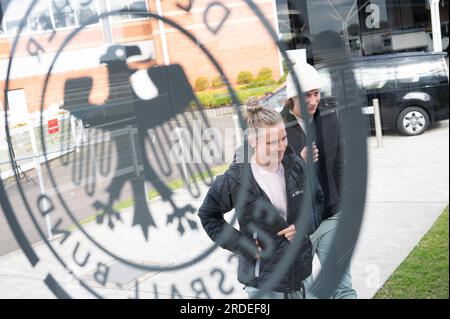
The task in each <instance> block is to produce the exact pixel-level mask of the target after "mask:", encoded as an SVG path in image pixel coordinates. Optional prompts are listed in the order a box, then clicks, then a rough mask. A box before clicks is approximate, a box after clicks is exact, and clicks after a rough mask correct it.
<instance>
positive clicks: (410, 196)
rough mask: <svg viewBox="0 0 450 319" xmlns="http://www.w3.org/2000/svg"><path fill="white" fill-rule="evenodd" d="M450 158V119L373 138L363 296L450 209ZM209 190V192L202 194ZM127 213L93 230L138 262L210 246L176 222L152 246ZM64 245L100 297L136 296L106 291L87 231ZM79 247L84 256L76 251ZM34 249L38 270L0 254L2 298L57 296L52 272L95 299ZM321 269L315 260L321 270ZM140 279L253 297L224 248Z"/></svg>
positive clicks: (356, 272) (154, 289)
mask: <svg viewBox="0 0 450 319" xmlns="http://www.w3.org/2000/svg"><path fill="white" fill-rule="evenodd" d="M448 153H449V122H448V121H445V122H442V123H441V124H440V125H439V126H438V127H435V128H434V129H432V130H430V131H428V132H426V133H425V134H423V135H421V136H417V137H408V138H407V137H401V136H387V137H385V139H384V148H382V149H377V148H376V141H375V139H374V138H373V137H370V138H369V180H368V196H367V202H366V211H365V215H364V220H363V225H362V230H361V233H360V236H359V239H358V242H357V246H356V252H355V255H354V257H353V261H352V273H353V283H354V287H355V289H356V290H357V292H358V294H359V297H360V298H372V297H373V295H374V294H375V293H376V291H377V290H378V289H379V287H381V286H382V285H383V283H384V282H385V281H386V280H387V279H388V277H389V276H390V275H391V274H392V272H393V271H394V270H395V269H396V268H397V267H398V265H399V264H400V263H401V262H402V260H404V258H406V256H407V255H408V254H409V253H410V251H411V250H412V249H413V248H414V246H415V245H416V244H417V243H418V241H419V240H420V238H421V237H422V236H423V235H424V234H425V233H426V232H427V231H428V230H429V229H430V227H431V226H432V225H433V223H434V221H435V220H436V219H437V217H438V216H439V215H440V213H441V212H442V210H443V209H444V208H445V207H446V206H447V205H448V202H449V195H448V194H449V165H448V164H449V155H448ZM205 190H206V189H202V193H204V191H205ZM202 198H203V195H202V196H200V198H199V199H198V200H196V201H192V200H188V198H187V196H186V193H185V192H184V191H180V192H177V196H176V199H177V204H179V205H182V204H183V203H190V204H192V205H193V206H196V207H197V206H198V205H199V204H200V202H201V200H202ZM151 206H152V207H153V208H152V210H155V211H157V212H158V214H156V216H155V219H156V222H157V224H158V225H164V224H165V221H166V215H167V214H165V213H164V212H165V211H167V212H169V211H170V207H168V206H167V204H166V203H163V202H161V201H157V202H155V203H152V205H151ZM123 216H124V222H123V224H118V225H117V227H116V228H115V229H114V232H111V231H110V230H109V229H108V228H105V227H104V226H101V225H100V226H99V225H97V224H95V223H91V224H89V225H88V226H87V228H86V229H87V231H88V233H90V234H92V235H93V237H94V238H95V239H98V240H99V241H100V242H101V243H103V244H104V245H105V246H107V248H109V249H111V250H113V251H114V252H116V253H117V254H119V255H120V256H127V258H129V259H131V260H133V261H143V262H145V263H151V264H153V265H155V264H157V265H166V266H167V265H175V264H179V263H181V262H184V261H186V258H187V257H194V256H196V255H197V254H198V252H200V251H202V250H203V249H207V248H208V247H209V245H210V241H209V239H208V238H207V236H206V235H205V234H204V232H201V231H190V232H187V233H186V234H185V235H184V236H183V237H179V236H176V235H174V234H176V226H175V225H169V226H163V227H160V228H158V229H157V230H153V231H152V232H151V238H150V240H149V242H148V243H146V242H144V241H142V236H141V234H140V232H139V231H136V229H133V228H130V227H129V226H130V225H131V223H132V221H131V219H132V213H131V209H130V210H129V212H128V213H124V214H123ZM130 229H133V231H130ZM112 234H113V235H114V236H112ZM60 240H61V238H58V239H56V240H54V241H53V242H52V244H53V245H54V247H55V249H56V250H57V251H58V253H59V254H60V255H61V256H62V258H63V259H64V260H65V261H67V263H68V266H69V267H71V268H72V269H73V270H74V273H76V274H77V275H78V276H79V277H81V278H82V279H84V280H85V281H87V283H88V284H90V285H91V286H92V287H94V288H95V289H96V291H97V292H98V293H100V294H102V295H103V296H105V297H108V298H120V297H127V296H133V294H134V291H135V287H134V285H132V284H130V285H126V284H125V285H122V286H121V287H119V286H118V285H117V283H115V284H111V283H107V284H106V285H105V286H101V285H100V284H99V283H95V282H94V280H93V276H92V274H93V273H95V271H96V269H97V264H98V262H101V263H105V264H108V263H110V262H113V260H114V259H113V258H112V257H111V256H109V255H107V254H105V253H104V252H101V251H99V250H97V249H94V248H93V247H92V245H90V243H89V242H87V241H86V240H85V237H84V236H83V235H82V234H81V233H80V232H79V231H74V232H73V233H72V234H71V235H70V236H69V238H68V239H67V240H66V241H65V242H64V243H63V244H60ZM77 243H79V245H78V251H77V252H76V253H74V251H75V247H76V245H77ZM34 248H35V250H36V252H37V254H38V256H39V258H40V262H39V263H38V264H37V266H36V267H35V268H34V269H33V268H32V267H31V266H30V265H29V262H28V261H27V260H26V258H25V257H24V255H23V253H22V252H21V251H16V252H13V253H10V254H7V255H4V256H2V257H0V298H53V295H52V293H51V292H50V291H49V290H48V288H47V287H46V286H45V285H44V284H43V282H42V281H43V279H44V278H46V276H47V275H48V274H49V273H51V274H52V275H53V276H54V278H55V279H56V280H57V281H58V283H60V284H61V285H62V286H63V287H64V288H65V289H66V290H67V291H68V292H69V293H70V294H71V295H72V296H73V297H81V298H90V297H92V295H91V294H89V293H88V292H86V290H84V289H83V288H80V287H79V285H78V283H77V281H76V280H75V279H74V277H73V276H69V275H67V272H66V271H65V269H64V268H63V267H61V266H60V265H59V264H58V263H57V261H56V260H55V258H54V257H53V256H52V255H51V253H50V252H49V250H48V248H47V247H46V246H45V245H44V244H43V243H36V244H35V245H34ZM180 252H182V253H180ZM88 253H89V258H88V261H87V262H86V265H85V266H84V267H80V266H78V265H76V263H75V261H74V256H75V259H77V260H78V262H82V261H83V260H84V259H85V257H86V256H87V254H88ZM108 265H109V266H111V268H110V270H111V272H110V277H111V278H113V277H115V276H118V274H119V273H121V272H122V275H123V274H124V273H125V274H128V275H130V274H132V273H133V272H135V270H131V269H128V270H126V269H125V270H124V269H116V268H115V270H114V271H113V268H114V267H113V264H108ZM317 267H318V264H317V262H315V271H317ZM136 276H139V282H140V284H139V291H140V295H139V296H140V297H141V298H155V297H157V298H171V297H173V296H175V297H178V296H179V295H180V296H183V297H186V298H191V297H202V298H203V297H211V298H224V297H225V298H245V294H244V292H243V290H242V288H241V287H240V286H239V285H238V284H236V280H235V276H236V261H235V259H230V254H229V253H228V252H226V251H223V250H220V249H218V250H216V251H215V252H214V253H212V254H210V255H209V256H208V257H207V258H205V259H203V260H202V261H201V262H199V263H196V264H195V266H192V267H189V268H187V269H184V270H183V271H172V272H164V273H162V272H158V271H153V272H145V273H143V274H136ZM119 277H120V276H118V277H117V278H119ZM122 277H123V276H122Z"/></svg>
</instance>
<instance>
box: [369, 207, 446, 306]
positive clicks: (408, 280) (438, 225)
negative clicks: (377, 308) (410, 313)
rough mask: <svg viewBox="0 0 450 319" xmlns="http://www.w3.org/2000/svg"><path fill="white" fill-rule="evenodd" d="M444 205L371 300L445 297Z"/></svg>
mask: <svg viewBox="0 0 450 319" xmlns="http://www.w3.org/2000/svg"><path fill="white" fill-rule="evenodd" d="M448 230H449V224H448V207H447V208H446V209H445V210H444V212H443V213H442V215H441V216H440V217H439V218H438V220H437V221H436V222H435V224H434V225H433V227H432V228H431V229H430V231H429V232H428V233H427V234H426V235H425V236H424V237H423V238H422V240H421V241H420V242H419V244H418V245H417V246H416V247H415V248H414V250H413V251H412V252H411V253H410V254H409V256H408V257H407V258H406V259H405V260H404V261H403V263H402V264H401V265H400V266H399V267H398V268H397V269H396V271H395V272H394V273H393V274H392V275H391V277H390V278H389V280H388V281H387V282H386V284H385V285H384V286H383V287H382V289H381V290H380V291H378V293H377V294H376V295H375V297H374V298H375V299H448V298H449V293H448V255H449V251H448V242H449V239H448Z"/></svg>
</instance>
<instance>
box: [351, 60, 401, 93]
mask: <svg viewBox="0 0 450 319" xmlns="http://www.w3.org/2000/svg"><path fill="white" fill-rule="evenodd" d="M359 72H360V75H359V78H360V80H361V82H362V86H363V87H364V88H365V89H368V90H369V89H384V88H391V87H392V88H393V87H395V69H394V68H393V67H390V66H389V65H387V66H386V65H384V64H381V63H379V64H375V65H371V66H364V67H362V69H361V70H360V71H359Z"/></svg>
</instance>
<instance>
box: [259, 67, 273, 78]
mask: <svg viewBox="0 0 450 319" xmlns="http://www.w3.org/2000/svg"><path fill="white" fill-rule="evenodd" d="M256 80H257V81H264V80H265V81H268V80H273V72H272V69H271V68H262V69H261V70H259V72H258V77H257V78H256Z"/></svg>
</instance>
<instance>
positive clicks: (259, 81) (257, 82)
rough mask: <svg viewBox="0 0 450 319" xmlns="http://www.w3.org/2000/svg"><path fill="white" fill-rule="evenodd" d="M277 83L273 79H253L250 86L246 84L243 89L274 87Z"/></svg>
mask: <svg viewBox="0 0 450 319" xmlns="http://www.w3.org/2000/svg"><path fill="white" fill-rule="evenodd" d="M276 83H277V82H276V81H275V80H273V79H270V80H264V79H255V80H254V81H252V82H251V83H250V84H247V85H246V86H245V87H244V88H245V89H251V88H258V87H261V86H268V85H274V84H276Z"/></svg>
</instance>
